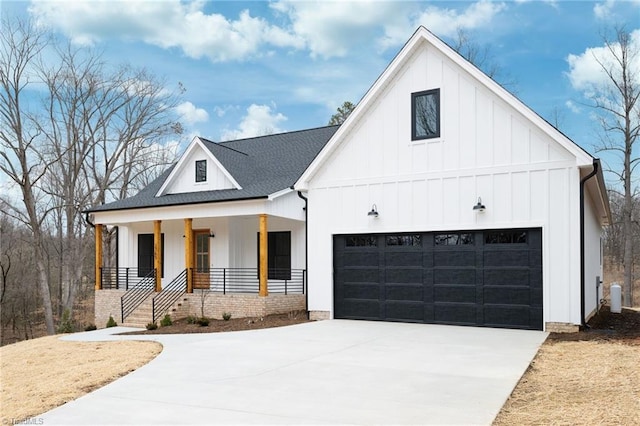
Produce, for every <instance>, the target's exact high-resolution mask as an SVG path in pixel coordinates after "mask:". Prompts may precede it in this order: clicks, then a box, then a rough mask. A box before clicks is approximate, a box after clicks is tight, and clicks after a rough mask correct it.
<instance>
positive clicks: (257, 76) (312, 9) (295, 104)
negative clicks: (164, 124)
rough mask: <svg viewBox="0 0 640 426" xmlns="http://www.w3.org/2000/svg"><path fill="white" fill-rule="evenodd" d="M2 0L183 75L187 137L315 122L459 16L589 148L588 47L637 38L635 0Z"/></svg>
mask: <svg viewBox="0 0 640 426" xmlns="http://www.w3.org/2000/svg"><path fill="white" fill-rule="evenodd" d="M0 1H1V2H0V8H1V9H2V10H1V13H2V14H3V15H5V16H9V17H12V16H15V17H18V16H22V17H24V16H29V17H30V18H32V19H34V20H35V22H37V23H38V24H39V25H45V26H47V27H49V28H51V29H52V30H53V31H55V32H56V33H57V34H59V35H60V36H61V37H66V38H69V39H70V40H71V41H72V42H73V43H74V44H75V45H77V46H86V47H92V48H95V49H96V50H98V51H101V52H103V53H102V54H103V58H104V59H105V60H106V61H107V62H108V63H109V64H113V65H114V66H115V65H118V64H121V63H128V64H130V65H132V66H135V67H145V68H146V69H148V70H149V71H151V72H153V73H154V74H156V76H158V77H160V78H163V79H165V81H166V83H167V86H168V88H170V89H175V88H176V87H177V86H178V84H179V83H182V84H183V85H184V87H185V88H186V92H185V93H184V95H183V99H182V101H181V102H182V103H181V104H180V105H179V106H178V108H177V109H176V112H177V113H178V114H179V115H180V116H181V118H182V122H183V124H184V127H185V129H186V135H185V140H186V141H187V142H188V140H189V139H190V138H191V137H192V136H195V135H198V136H203V137H205V138H207V139H211V140H214V141H222V140H230V139H235V138H243V137H251V136H256V135H260V134H265V133H278V132H284V131H293V130H299V129H307V128H314V127H320V126H324V125H326V124H327V123H328V121H329V119H330V117H331V115H332V114H333V113H335V111H336V108H337V107H338V106H340V105H341V104H342V103H343V102H344V101H351V102H353V103H357V101H359V100H360V99H361V97H362V96H363V95H364V94H365V92H366V91H367V90H368V89H369V87H370V86H371V85H372V84H373V83H374V82H375V80H376V78H377V77H378V76H379V75H380V74H381V73H382V72H383V71H384V69H385V67H386V66H387V65H388V64H389V63H390V62H391V60H392V59H393V58H394V56H395V55H396V54H397V53H398V52H399V50H400V49H401V48H402V46H403V44H404V43H405V42H406V41H407V40H408V39H409V38H410V36H411V35H412V34H413V32H414V31H415V30H416V28H417V27H418V26H419V25H423V26H425V27H426V28H427V29H429V30H430V31H431V32H433V33H434V34H436V35H437V36H438V37H440V38H442V39H443V40H444V41H445V42H449V43H451V42H452V40H453V38H454V37H455V35H456V32H457V29H462V30H464V31H465V32H466V33H467V34H468V35H469V36H470V37H471V38H472V40H473V41H474V43H476V44H478V45H481V46H486V47H487V49H488V52H489V54H490V57H491V59H490V60H491V62H493V63H494V64H495V65H497V66H498V67H499V68H500V70H501V73H500V74H499V76H498V81H500V80H501V79H502V80H503V81H507V82H509V85H508V89H509V90H511V91H513V92H514V93H515V94H516V95H517V96H518V98H520V99H521V100H522V101H523V102H524V103H525V104H527V105H528V106H529V107H530V108H532V109H533V110H534V111H535V112H537V113H538V114H539V115H541V116H542V117H544V118H546V119H547V120H549V121H550V122H552V123H556V122H557V123H558V124H559V126H560V129H561V130H562V131H563V132H564V133H565V134H566V135H567V136H569V137H570V138H571V139H572V140H573V141H574V142H576V143H578V144H579V145H581V146H582V147H583V148H584V149H586V150H587V151H588V152H590V153H592V154H595V149H594V147H595V144H596V143H597V141H598V137H597V132H599V128H598V126H597V125H596V123H595V122H594V120H593V114H594V110H593V109H592V108H590V107H589V106H587V104H586V102H587V101H586V98H585V94H586V93H587V92H588V90H589V87H590V84H591V83H593V82H596V81H598V80H599V79H601V78H602V77H601V75H600V73H599V72H598V66H597V64H596V63H595V61H594V57H593V53H598V52H602V49H603V38H602V35H603V32H604V31H606V30H607V29H611V28H612V27H613V26H615V25H624V26H625V28H626V29H627V30H628V31H630V32H633V34H634V36H635V40H636V42H637V43H640V0H629V1H620V0H605V1H561V0H549V1H533V0H517V1H477V2H468V1H420V2H408V1H406V2H405V1H402V2H390V1H370V2H365V1H358V2H338V1H336V2H329V1H320V2H310V1H289V0H276V1H271V2H261V1H249V2H244V1H233V2H231V1H228V2H224V1H223V2H219V1H216V2H212V1H202V0H195V1H177V0H162V1H135V0H132V1H119V2H118V1H114V0H111V1H84V0H75V1H64V2H59V1H6V0H4V1H3V0H0ZM639 60H640V59H639ZM596 155H597V154H596Z"/></svg>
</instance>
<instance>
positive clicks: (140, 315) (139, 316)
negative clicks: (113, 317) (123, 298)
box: [120, 293, 189, 328]
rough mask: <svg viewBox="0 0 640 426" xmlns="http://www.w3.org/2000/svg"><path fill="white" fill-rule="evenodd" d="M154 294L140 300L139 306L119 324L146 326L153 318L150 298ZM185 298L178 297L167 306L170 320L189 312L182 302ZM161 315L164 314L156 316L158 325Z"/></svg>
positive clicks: (137, 326)
mask: <svg viewBox="0 0 640 426" xmlns="http://www.w3.org/2000/svg"><path fill="white" fill-rule="evenodd" d="M156 294H157V293H154V294H152V295H151V296H149V297H148V298H147V299H146V300H145V301H144V302H142V303H141V304H140V306H138V307H137V308H136V309H135V310H134V311H133V312H132V313H131V314H129V316H128V317H127V318H126V319H125V321H124V322H123V323H122V324H120V325H122V326H123V327H136V328H146V327H147V324H149V323H150V322H152V320H153V304H152V300H153V296H154V295H156ZM186 300H187V299H185V298H180V299H178V300H177V301H176V302H175V303H174V304H173V305H172V306H171V307H170V308H169V311H168V314H169V315H170V316H171V319H172V320H175V319H178V318H182V317H186V316H187V315H188V314H189V313H188V312H187V311H186V310H185V308H184V307H183V304H184V302H185V301H186ZM162 317H164V315H161V316H160V318H158V320H157V321H156V323H158V325H160V324H159V323H160V320H161V319H162Z"/></svg>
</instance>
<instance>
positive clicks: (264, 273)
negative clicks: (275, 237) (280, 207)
mask: <svg viewBox="0 0 640 426" xmlns="http://www.w3.org/2000/svg"><path fill="white" fill-rule="evenodd" d="M267 241H268V238H267V215H266V214H264V213H263V214H261V215H260V291H259V294H260V296H268V295H269V290H268V289H267V279H268V277H269V275H268V269H267V268H268V267H269V265H268V262H267V259H268V257H267V246H268V245H267Z"/></svg>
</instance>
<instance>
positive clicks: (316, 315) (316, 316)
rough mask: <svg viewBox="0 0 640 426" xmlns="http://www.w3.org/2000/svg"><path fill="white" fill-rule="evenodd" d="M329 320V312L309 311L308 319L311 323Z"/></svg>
mask: <svg viewBox="0 0 640 426" xmlns="http://www.w3.org/2000/svg"><path fill="white" fill-rule="evenodd" d="M329 318H330V314H329V311H309V319H310V320H312V321H321V320H328V319H329Z"/></svg>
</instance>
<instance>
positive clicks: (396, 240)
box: [385, 235, 422, 247]
mask: <svg viewBox="0 0 640 426" xmlns="http://www.w3.org/2000/svg"><path fill="white" fill-rule="evenodd" d="M385 239H386V243H387V246H414V247H415V246H421V245H422V240H421V238H420V235H387V236H386V238H385Z"/></svg>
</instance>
